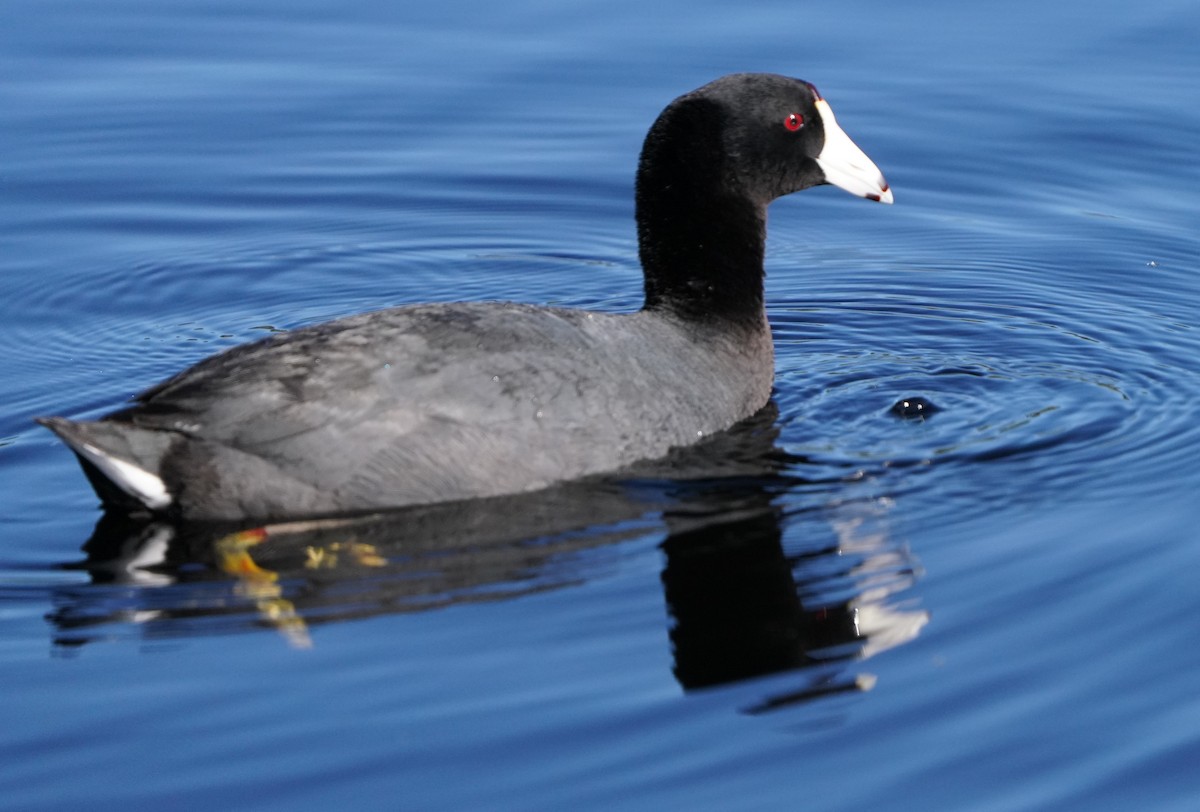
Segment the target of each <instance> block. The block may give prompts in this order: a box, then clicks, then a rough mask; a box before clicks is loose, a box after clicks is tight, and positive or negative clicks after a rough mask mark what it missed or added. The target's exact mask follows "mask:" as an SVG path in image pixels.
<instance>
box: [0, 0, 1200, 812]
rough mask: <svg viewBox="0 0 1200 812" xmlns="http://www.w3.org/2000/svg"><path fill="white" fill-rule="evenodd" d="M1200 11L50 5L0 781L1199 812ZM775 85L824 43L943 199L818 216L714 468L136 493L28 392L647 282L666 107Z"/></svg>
mask: <svg viewBox="0 0 1200 812" xmlns="http://www.w3.org/2000/svg"><path fill="white" fill-rule="evenodd" d="M1198 36H1200V7H1198V6H1197V5H1196V4H1195V3H1191V2H1184V1H1183V0H1148V2H1144V3H1140V4H1137V5H1136V6H1134V7H1131V6H1130V5H1129V4H1127V3H1118V2H1109V1H1107V0H1105V1H1103V2H1094V3H1083V2H1067V3H1057V4H1055V3H1034V2H1028V0H1017V1H1016V2H1013V3H1008V4H1004V5H997V4H992V5H988V6H980V5H975V6H971V5H964V4H961V3H949V2H940V1H939V2H931V3H924V4H921V6H920V7H919V8H918V7H912V6H910V5H905V4H891V3H883V2H878V0H861V1H860V2H843V3H827V4H826V3H821V4H796V3H794V2H793V3H783V2H752V3H745V4H739V5H737V6H732V5H724V4H718V3H715V2H700V3H683V2H680V0H664V2H661V3H656V4H647V3H625V2H611V0H608V1H607V2H603V3H599V2H596V3H575V4H547V3H538V2H522V1H521V0H517V2H514V3H509V4H486V3H478V2H474V0H464V1H463V2H450V3H442V4H425V5H423V6H418V5H417V4H402V5H398V6H395V7H387V6H386V5H385V4H378V3H366V2H349V3H346V2H343V3H336V4H335V3H322V2H301V3H297V2H291V3H282V2H278V0H240V1H239V2H236V3H234V2H176V3H169V4H163V3H149V2H137V1H136V0H112V1H111V2H105V3H96V2H85V1H84V0H73V1H72V2H54V1H53V0H51V1H50V2H38V3H32V2H20V1H19V0H18V2H11V3H8V4H6V5H5V6H3V8H0V55H3V58H2V60H0V61H2V64H3V65H4V68H3V76H4V79H3V82H0V156H3V158H2V160H0V223H3V226H0V380H2V381H3V382H4V386H3V390H2V391H0V500H2V501H0V680H2V684H3V685H4V689H5V701H4V702H3V703H0V798H2V799H3V804H2V805H3V806H4V807H5V808H12V809H71V808H80V807H84V806H86V807H87V808H92V809H128V808H175V809H184V808H194V809H219V808H247V809H296V808H301V809H326V808H334V807H336V808H350V807H354V808H377V809H420V810H462V809H493V808H494V809H501V808H510V809H554V810H560V809H568V808H569V809H577V810H587V809H595V810H601V809H612V808H617V807H619V808H622V809H656V810H657V809H714V810H737V809H746V810H756V809H795V808H808V809H819V810H861V809H887V810H931V809H939V810H940V809H971V810H1030V809H1047V810H1061V809H1089V810H1110V809H1112V810H1126V809H1130V810H1132V809H1137V810H1142V809H1154V810H1191V809H1193V808H1195V799H1196V797H1197V796H1198V795H1200V772H1197V769H1196V765H1197V764H1200V689H1198V688H1197V687H1196V680H1195V678H1194V673H1195V670H1196V668H1197V667H1198V666H1200V648H1198V647H1197V646H1196V645H1195V641H1194V637H1195V633H1194V632H1195V625H1196V624H1195V620H1194V618H1196V616H1197V609H1198V608H1200V602H1198V598H1197V594H1198V593H1197V590H1196V587H1195V583H1194V580H1195V579H1194V576H1195V573H1196V572H1197V571H1198V570H1197V566H1198V565H1200V538H1198V537H1197V535H1198V534H1197V530H1196V528H1197V527H1198V526H1200V506H1198V505H1197V503H1196V499H1195V494H1196V493H1197V490H1198V487H1200V473H1198V470H1200V469H1198V468H1197V466H1196V465H1195V464H1194V460H1195V459H1196V458H1197V456H1198V455H1200V423H1198V422H1197V421H1196V419H1195V406H1194V404H1195V403H1196V402H1197V400H1198V397H1200V363H1198V361H1197V359H1200V331H1198V327H1197V313H1200V309H1198V306H1200V275H1198V271H1200V229H1198V228H1197V225H1196V224H1197V222H1198V220H1197V217H1196V211H1197V209H1198V208H1200V206H1198V204H1200V193H1198V192H1197V190H1198V189H1200V161H1197V160H1196V157H1195V155H1196V133H1197V132H1200V104H1198V102H1200V91H1198V90H1197V88H1198V87H1200V58H1198V57H1197V52H1196V45H1195V43H1196V42H1197V38H1198ZM742 70H767V71H775V72H782V73H788V74H792V75H797V76H800V77H803V78H805V79H808V80H810V81H812V82H814V83H815V84H816V85H817V86H818V87H819V88H820V89H821V91H822V93H823V94H824V95H825V96H826V97H827V98H828V99H829V100H830V103H831V104H832V106H833V108H834V109H835V110H836V111H837V113H838V118H839V121H840V123H841V124H842V125H843V127H844V128H845V129H846V131H847V132H848V133H849V134H850V135H851V137H853V138H854V139H855V140H856V141H857V142H858V143H859V145H860V146H862V147H863V148H864V150H865V151H866V152H867V153H868V154H869V155H870V156H871V157H872V158H873V159H874V160H875V161H876V163H878V164H879V166H880V167H881V168H882V169H883V171H884V173H885V174H886V176H887V178H888V180H889V181H890V182H891V185H892V187H893V189H894V191H895V195H896V205H895V206H892V207H884V206H878V205H873V204H870V203H867V202H864V201H862V200H858V199H854V198H852V197H850V196H848V195H846V194H844V193H842V192H840V191H838V190H834V189H817V190H811V191H808V192H805V193H802V194H800V195H796V196H794V197H792V198H788V199H785V200H782V201H779V202H778V203H776V204H775V205H774V206H773V207H772V209H771V223H770V228H771V232H770V243H769V247H768V285H767V292H768V300H769V311H770V316H771V319H772V323H773V325H774V327H775V332H776V342H777V356H778V358H777V381H776V392H775V396H774V398H773V404H774V411H773V412H770V413H768V414H766V415H764V416H763V417H762V419H760V421H759V422H758V423H757V424H755V425H752V426H749V427H743V429H742V430H741V431H740V432H737V433H735V434H733V435H731V436H729V437H726V438H718V439H719V442H718V443H717V444H716V445H715V446H713V447H710V448H708V449H705V450H702V451H701V452H699V453H700V454H701V456H702V457H703V458H704V464H705V465H707V466H708V468H709V469H710V470H714V471H715V472H713V473H710V474H709V475H707V476H705V477H704V478H701V479H695V478H688V479H680V478H678V477H677V476H674V475H673V474H672V473H671V471H666V472H664V471H663V470H657V471H647V472H645V473H644V474H642V475H639V476H638V477H635V478H632V479H625V480H621V481H617V482H612V483H604V484H602V485H596V486H588V487H581V488H564V489H556V490H554V491H551V492H548V493H544V494H538V495H534V496H531V497H528V498H524V499H518V500H500V501H497V502H492V503H484V504H480V505H474V506H470V507H464V508H460V509H456V510H453V511H429V512H415V513H412V514H407V515H404V516H402V517H399V518H397V519H395V520H392V521H388V522H376V523H371V522H361V523H357V524H351V525H342V526H326V527H316V528H313V527H305V528H274V529H271V530H270V532H269V533H268V534H267V535H266V537H265V538H264V537H262V536H254V535H242V536H238V535H230V534H227V533H225V532H224V531H222V532H206V531H202V530H199V529H196V528H168V527H150V528H130V527H123V526H114V525H112V524H110V523H107V522H105V523H102V524H101V525H100V526H97V521H98V520H99V519H100V514H99V512H98V510H97V508H96V503H95V497H94V496H93V495H92V493H91V491H90V488H89V487H88V486H87V483H86V481H85V480H84V478H83V476H82V475H81V473H80V472H79V470H78V467H77V466H76V464H75V462H74V460H73V458H72V457H71V455H70V454H69V453H68V452H67V451H66V449H64V448H63V447H62V446H61V445H60V444H59V443H58V442H57V441H56V440H54V439H53V437H51V436H50V435H49V433H47V432H45V431H44V430H41V429H39V428H37V427H36V426H34V425H33V424H32V422H31V419H32V418H33V417H35V416H38V415H43V414H65V415H69V416H95V415H98V414H101V413H103V412H105V411H108V410H111V409H113V408H115V407H117V406H119V405H120V404H121V403H122V402H124V400H125V399H127V398H128V397H129V396H130V395H132V394H133V393H135V392H136V391H138V390H140V389H142V388H144V387H146V386H148V385H150V384H152V383H154V382H156V381H157V380H159V379H161V378H162V377H164V376H166V375H168V374H170V373H172V372H174V371H176V370H178V369H180V368H182V367H184V366H186V365H187V364H189V363H192V362H194V361H197V360H199V359H200V358H203V357H205V356H206V355H208V354H211V353H212V352H215V351H217V350H219V349H222V348H224V347H228V346H232V345H234V344H237V343H240V342H243V341H247V340H251V339H253V338H255V337H258V336H261V335H263V334H264V333H265V332H266V331H269V330H277V329H288V328H291V327H294V326H297V325H300V324H306V323H311V322H314V321H318V320H321V319H325V318H333V317H337V316H341V315H346V314H350V313H354V312H359V311H362V310H367V309H371V308H377V307H382V306H387V305H393V304H403V303H408V302H419V301H429V300H452V299H497V298H500V299H516V300H522V301H531V302H552V303H556V304H563V305H568V306H584V307H593V308H601V309H606V310H629V309H633V308H635V307H637V306H638V304H639V301H640V298H639V297H640V271H639V268H638V265H637V258H636V249H635V245H634V242H633V229H632V178H633V167H634V162H635V159H636V155H637V151H638V149H639V147H640V144H641V139H642V137H643V135H644V133H645V130H646V128H647V127H648V125H649V123H650V122H651V121H652V120H653V118H654V116H655V115H656V114H657V112H658V111H659V110H660V109H661V108H662V106H663V105H664V104H665V103H666V102H667V101H669V100H670V99H671V98H673V97H674V96H676V95H678V94H679V93H682V92H684V91H687V90H690V89H692V88H694V87H696V86H698V85H700V84H703V83H704V82H706V81H708V80H710V79H712V78H715V77H716V76H718V75H721V74H723V73H727V72H732V71H742ZM913 397H922V398H926V399H927V400H928V401H930V402H932V403H934V404H936V405H937V406H939V407H940V411H938V412H937V413H936V414H933V415H932V416H931V417H929V418H928V419H925V420H904V419H900V418H897V417H896V416H894V415H893V414H891V413H890V411H889V408H890V407H891V405H892V404H893V403H894V402H895V401H897V400H899V399H902V398H913Z"/></svg>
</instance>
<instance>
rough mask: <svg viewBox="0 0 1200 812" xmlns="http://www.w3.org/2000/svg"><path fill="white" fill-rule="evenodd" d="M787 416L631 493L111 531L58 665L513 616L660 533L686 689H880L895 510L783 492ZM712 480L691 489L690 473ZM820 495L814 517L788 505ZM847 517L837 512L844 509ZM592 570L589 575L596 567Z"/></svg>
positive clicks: (70, 601) (825, 493)
mask: <svg viewBox="0 0 1200 812" xmlns="http://www.w3.org/2000/svg"><path fill="white" fill-rule="evenodd" d="M774 437H775V431H774V413H773V411H769V412H766V413H765V414H764V415H761V416H760V417H759V418H758V419H757V420H755V421H748V422H747V423H746V424H745V425H743V426H741V427H739V430H738V431H735V432H731V433H729V434H728V435H722V436H720V437H718V438H716V439H715V440H714V441H713V442H711V443H709V444H708V445H706V446H704V447H702V448H701V449H700V452H701V453H702V454H703V456H702V457H701V458H699V461H698V458H697V457H696V452H695V451H689V452H687V454H686V455H681V456H680V457H679V458H675V459H672V460H669V461H668V462H667V463H665V464H657V463H656V464H655V466H654V467H653V468H647V469H646V470H645V471H640V472H637V473H638V477H637V478H631V477H627V478H625V479H622V480H618V481H601V482H582V483H571V484H567V485H562V486H559V487H555V488H551V489H548V490H545V491H540V492H537V493H533V494H524V495H518V496H513V497H501V498H495V499H488V500H476V501H472V502H467V503H457V504H448V505H433V506H424V507H419V508H413V509H407V510H402V511H396V512H394V513H386V514H377V515H370V516H358V517H345V518H331V519H320V520H313V521H297V522H289V523H279V524H271V525H265V526H257V527H238V526H211V525H205V526H191V525H185V526H174V525H170V524H166V523H160V522H151V523H137V522H134V521H131V520H129V519H125V518H119V517H113V516H106V517H104V518H102V519H101V521H100V523H99V524H98V525H97V527H96V530H95V533H94V534H93V536H92V538H91V539H90V540H89V541H88V542H87V543H86V544H85V545H84V552H85V553H86V558H85V560H83V561H81V562H78V563H73V564H68V565H64V566H65V568H68V569H79V570H83V571H85V572H87V573H88V575H89V576H90V579H89V581H90V582H89V583H86V584H75V585H72V586H64V587H61V588H59V589H58V590H57V591H56V594H55V598H54V601H55V609H54V611H53V612H52V613H51V614H50V617H49V619H50V620H51V622H52V624H53V625H54V627H55V642H56V644H57V645H58V646H60V647H61V648H62V649H68V648H73V647H76V646H80V645H83V644H86V643H89V642H94V641H98V640H104V639H110V638H117V639H119V638H121V637H127V636H128V635H129V634H130V633H131V630H134V629H136V630H137V632H136V633H137V634H139V635H141V636H142V637H143V638H148V639H170V638H178V637H187V636H194V635H202V634H213V633H228V632H231V631H245V630H248V629H252V628H263V627H266V628H270V629H274V630H276V631H277V632H278V633H280V634H281V635H282V636H283V637H284V639H286V640H287V641H288V642H290V643H291V644H292V645H293V646H296V647H298V648H305V647H309V646H311V645H312V644H313V641H312V635H311V629H312V628H314V627H316V626H319V625H322V624H326V623H332V622H340V621H348V620H353V619H356V618H363V617H369V616H372V615H379V614H394V613H402V612H412V611H427V610H430V609H435V608H438V607H442V606H447V605H451V604H462V603H471V602H483V601H495V600H506V599H513V598H516V597H519V596H522V595H528V594H531V593H535V592H541V591H545V590H549V589H558V588H563V587H568V586H571V585H573V584H578V583H581V582H582V581H585V580H587V579H588V578H590V577H595V576H596V573H597V570H596V569H595V561H594V560H593V562H592V565H591V568H589V566H587V565H583V564H581V561H582V560H584V559H585V558H586V557H585V556H583V555H582V554H583V553H584V552H585V551H588V550H597V551H602V550H603V549H606V548H611V547H613V546H614V545H617V544H620V543H621V542H624V541H627V540H629V539H633V538H642V539H645V538H647V537H648V536H656V535H658V534H662V533H664V531H665V536H666V538H665V540H664V541H663V542H662V550H663V552H664V554H665V565H664V568H663V571H662V583H663V587H664V593H665V598H666V604H667V610H668V613H669V615H670V617H671V627H670V642H671V644H672V646H673V649H674V658H675V675H676V678H677V679H678V681H679V683H680V684H681V685H682V686H683V687H684V689H685V690H692V689H699V688H705V687H709V686H714V685H718V684H722V683H728V682H734V681H738V680H744V679H747V678H750V677H755V676H760V675H765V674H770V673H775V672H780V671H796V672H797V674H799V675H803V678H802V680H801V685H800V686H799V687H798V688H796V689H795V690H789V691H787V692H785V693H783V694H781V695H777V696H773V697H771V698H769V699H767V700H765V701H764V702H762V703H761V704H760V705H758V706H757V707H756V708H753V709H752V710H767V709H770V708H773V707H778V706H781V705H786V704H790V703H793V702H796V701H801V700H804V699H808V698H811V697H814V696H819V695H823V694H827V693H831V692H837V691H845V690H859V689H864V688H867V687H870V681H871V680H870V677H869V676H867V675H862V674H854V673H851V671H852V664H853V663H855V662H857V661H859V660H861V659H863V658H865V657H867V656H870V655H871V654H873V653H875V652H876V651H878V650H881V649H883V648H889V647H891V646H894V645H897V644H899V643H902V642H904V641H905V640H908V639H911V638H912V637H913V636H915V635H916V634H917V633H918V631H919V630H920V628H921V626H922V625H923V624H924V622H925V619H926V615H925V613H924V612H922V611H919V610H916V609H913V608H902V607H901V604H900V603H898V602H897V596H898V593H900V592H901V591H902V590H904V589H905V588H906V587H907V586H908V585H909V584H910V583H911V581H912V580H913V578H914V577H915V569H914V564H913V562H912V559H911V557H910V556H909V555H908V553H907V551H906V550H904V549H903V548H901V547H899V546H897V545H895V544H894V543H893V542H892V541H891V540H890V539H889V537H888V535H887V533H886V532H885V529H886V500H879V499H864V500H863V501H862V502H858V503H856V502H853V501H850V502H846V501H845V496H846V487H847V486H846V484H845V483H838V482H836V481H831V482H826V483H824V484H821V485H819V486H813V487H810V484H811V483H803V482H799V481H797V480H796V479H795V477H794V476H793V475H792V474H789V473H786V471H787V470H788V468H789V465H790V463H791V462H792V461H791V460H789V459H788V458H787V457H786V455H784V454H783V453H782V452H780V451H779V450H778V449H777V448H776V447H775V445H774ZM697 472H700V473H703V474H706V476H702V477H695V478H691V479H685V478H682V477H681V476H680V475H681V474H689V475H690V474H695V473H697ZM805 488H808V491H809V492H808V493H807V494H806V502H807V503H808V504H807V506H803V507H802V506H801V501H799V500H796V499H795V498H794V495H795V494H796V493H797V492H799V491H803V490H804V489H805ZM835 495H836V496H837V497H838V498H841V499H842V500H843V501H842V503H841V504H840V506H838V507H830V506H829V505H830V504H831V502H832V497H834V496H835ZM594 558H595V557H593V559H594ZM600 558H601V559H602V558H603V557H602V556H600Z"/></svg>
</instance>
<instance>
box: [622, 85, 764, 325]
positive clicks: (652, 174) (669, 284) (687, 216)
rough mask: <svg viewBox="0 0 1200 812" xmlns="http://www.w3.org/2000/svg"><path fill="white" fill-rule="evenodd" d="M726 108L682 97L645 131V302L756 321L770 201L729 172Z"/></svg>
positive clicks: (641, 218) (641, 207)
mask: <svg viewBox="0 0 1200 812" xmlns="http://www.w3.org/2000/svg"><path fill="white" fill-rule="evenodd" d="M721 126H722V121H721V114H720V111H719V110H717V109H716V108H715V106H713V105H711V104H709V103H705V102H703V101H701V100H695V99H691V100H688V99H685V100H682V101H681V102H676V103H675V104H674V105H672V106H671V107H668V108H667V110H665V111H664V112H663V114H662V115H661V116H660V117H659V119H658V121H656V122H655V124H654V126H653V127H652V128H651V130H650V133H649V135H648V136H647V137H646V143H645V146H644V147H643V149H642V157H641V161H640V162H639V164H638V175H637V225H638V247H639V256H640V258H641V262H642V269H643V271H644V273H645V280H646V282H645V284H646V304H645V309H646V310H652V311H670V312H673V313H675V314H677V315H679V316H682V317H684V318H688V319H695V320H713V319H721V320H724V321H733V322H740V323H744V324H748V325H758V324H760V323H761V322H762V319H763V252H764V246H765V243H766V207H765V205H763V204H760V203H756V202H754V201H753V200H751V199H750V198H749V196H748V195H745V194H743V193H742V191H741V189H740V188H739V185H738V183H737V178H736V177H731V176H729V174H728V173H727V169H726V166H725V164H726V161H725V157H724V150H723V145H722V143H721V129H720V128H721Z"/></svg>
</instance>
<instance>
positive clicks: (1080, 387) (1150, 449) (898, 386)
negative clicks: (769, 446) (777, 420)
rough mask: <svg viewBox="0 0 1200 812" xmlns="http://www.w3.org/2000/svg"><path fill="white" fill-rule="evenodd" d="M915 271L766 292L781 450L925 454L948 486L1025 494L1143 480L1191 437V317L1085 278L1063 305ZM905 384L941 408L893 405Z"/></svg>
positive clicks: (840, 458)
mask: <svg viewBox="0 0 1200 812" xmlns="http://www.w3.org/2000/svg"><path fill="white" fill-rule="evenodd" d="M958 279H960V280H961V277H959V278H958ZM873 281H874V282H876V283H877V285H878V286H877V287H872V282H873ZM922 282H923V284H924V286H923V287H922V288H921V289H920V290H919V291H916V292H914V290H913V289H910V290H909V291H906V292H902V291H900V290H897V289H896V287H895V285H896V280H895V277H892V278H891V279H890V281H889V283H888V284H890V286H891V287H890V288H889V287H886V286H885V285H884V284H883V283H882V281H881V280H872V279H870V278H867V279H862V278H859V279H856V280H855V284H854V286H852V287H845V285H844V284H843V285H842V286H841V287H842V289H826V290H824V291H823V292H822V293H821V294H820V295H818V296H816V297H815V298H813V299H811V300H809V301H807V302H805V303H804V304H795V305H793V304H787V303H785V304H782V305H779V306H777V307H775V308H774V310H773V313H772V323H773V324H774V326H775V330H776V339H777V343H778V355H779V364H778V366H779V369H778V377H777V394H776V398H777V401H778V402H779V405H780V411H781V415H782V416H781V422H782V424H783V426H784V429H783V435H782V438H781V442H782V444H783V445H784V446H785V447H786V449H787V450H788V451H789V452H791V453H793V454H796V455H798V456H799V457H801V458H803V459H804V460H806V461H807V462H808V463H810V464H813V465H817V466H826V467H829V468H830V469H832V470H837V471H841V472H842V473H843V475H844V476H847V477H861V476H864V475H881V474H883V473H884V472H886V471H892V470H909V469H914V468H930V469H933V470H936V471H938V472H939V473H941V474H945V475H946V478H945V479H944V481H943V483H942V485H943V487H945V488H947V489H948V490H947V493H949V494H956V493H961V489H962V488H980V489H984V490H987V491H990V492H992V493H993V494H1000V493H1012V492H1014V491H1019V492H1021V493H1022V494H1023V498H1031V497H1032V498H1036V496H1037V494H1039V493H1040V494H1064V493H1067V492H1069V491H1072V490H1076V491H1079V490H1085V491H1086V492H1087V493H1088V494H1090V495H1093V496H1095V495H1099V496H1103V495H1104V494H1105V493H1114V494H1115V493H1122V494H1128V493H1129V492H1130V490H1131V489H1138V488H1148V489H1153V488H1154V482H1155V479H1156V475H1157V474H1158V473H1159V472H1160V471H1161V470H1162V468H1163V466H1170V465H1172V464H1173V461H1174V457H1175V455H1176V454H1177V453H1186V452H1181V451H1177V450H1178V449H1186V448H1189V447H1192V448H1194V447H1195V445H1194V443H1195V442H1196V435H1197V432H1198V431H1200V429H1198V427H1197V425H1196V422H1195V421H1194V420H1193V419H1192V417H1191V411H1190V408H1189V405H1188V404H1189V403H1190V402H1194V400H1195V397H1196V396H1197V393H1198V392H1200V376H1198V375H1197V374H1196V370H1195V368H1194V365H1193V364H1191V363H1190V361H1189V359H1192V358H1196V357H1200V346H1198V342H1197V336H1196V333H1195V331H1194V330H1191V329H1189V328H1187V327H1186V326H1184V325H1181V324H1179V323H1176V322H1174V321H1172V320H1171V319H1169V318H1167V317H1165V316H1163V315H1162V314H1160V313H1154V312H1149V311H1148V310H1146V309H1144V308H1145V306H1144V305H1142V306H1137V305H1136V304H1129V303H1124V302H1114V301H1113V300H1112V299H1110V298H1108V297H1103V296H1092V297H1089V296H1088V295H1087V294H1086V292H1080V291H1075V292H1073V295H1072V296H1071V297H1069V305H1070V306H1069V307H1066V306H1056V305H1055V304H1054V298H1053V297H1052V296H1050V295H1046V296H1038V295H1036V294H1039V293H1042V291H1036V290H1031V289H1030V288H1029V287H1027V286H1025V287H1018V286H1014V287H1013V288H1012V289H1009V290H1005V289H1004V288H1003V287H1001V286H999V285H994V286H990V287H986V286H979V287H976V288H975V289H973V290H963V289H957V290H956V289H953V288H952V287H945V288H936V287H931V286H929V285H928V284H927V280H925V279H923V280H922ZM1063 298H1064V297H1059V299H1060V300H1063ZM972 300H974V301H977V302H979V304H974V305H971V304H963V303H964V302H970V301H972ZM911 398H921V399H924V400H925V401H927V402H928V403H930V404H932V405H933V406H934V407H936V411H934V412H933V413H932V414H930V415H929V416H928V417H922V418H915V419H904V418H902V417H898V416H897V415H896V413H895V412H894V411H893V410H892V406H893V405H894V404H895V403H896V402H897V401H900V400H903V399H911ZM1179 462H1180V463H1181V464H1182V461H1179ZM981 463H997V465H989V466H982V465H980V464H981ZM962 506H963V505H959V507H960V508H961V507H962Z"/></svg>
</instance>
